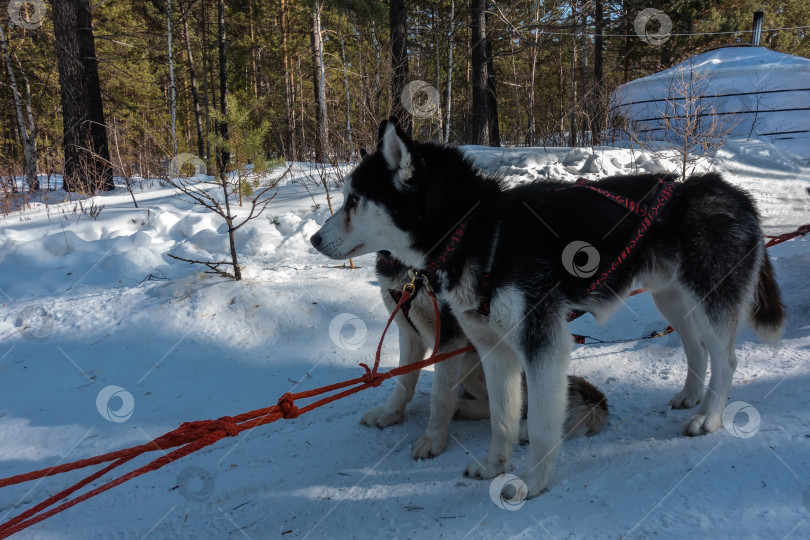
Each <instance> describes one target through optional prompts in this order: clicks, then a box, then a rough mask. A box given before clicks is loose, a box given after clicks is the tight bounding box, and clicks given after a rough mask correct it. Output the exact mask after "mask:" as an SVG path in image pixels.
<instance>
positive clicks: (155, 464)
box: [0, 288, 475, 538]
mask: <svg viewBox="0 0 810 540" xmlns="http://www.w3.org/2000/svg"><path fill="white" fill-rule="evenodd" d="M428 294H429V295H430V297H431V299H432V300H433V313H434V315H435V317H436V341H435V344H434V348H433V354H431V356H430V357H429V358H426V359H425V360H422V361H420V362H414V363H413V364H409V365H407V366H399V367H397V368H394V369H391V370H390V371H387V372H385V373H378V372H377V369H378V368H379V365H380V355H381V353H382V344H383V341H384V340H385V334H386V332H387V331H388V328H389V327H390V326H391V323H392V322H393V320H394V316H395V315H396V314H397V312H398V311H399V310H400V308H401V306H402V304H403V303H405V302H407V301H408V299H410V298H411V295H412V289H410V290H409V289H408V288H406V289H405V290H404V291H403V294H402V297H401V298H400V300H399V302H398V303H397V306H396V308H395V309H394V311H393V312H392V313H391V316H390V317H389V319H388V324H386V326H385V330H383V334H382V337H381V338H380V344H379V345H378V346H377V353H376V354H375V356H374V367H373V369H370V368H369V367H368V366H367V365H365V364H360V365H361V366H363V368H365V370H366V373H364V374H363V375H362V376H360V377H357V378H355V379H351V380H349V381H344V382H340V383H336V384H330V385H328V386H322V387H320V388H315V389H313V390H307V391H305V392H297V393H294V394H291V393H289V392H287V393H286V394H284V395H283V396H281V399H279V400H278V403H277V404H276V405H273V406H271V407H265V408H263V409H256V410H254V411H250V412H246V413H243V414H240V415H237V416H233V417H231V416H223V417H222V418H219V419H217V420H201V421H196V422H185V423H183V424H181V425H180V427H178V428H177V429H174V430H172V431H170V432H168V433H166V434H164V435H161V436H160V437H157V438H156V439H154V440H152V441H150V442H148V443H146V444H141V445H138V446H133V447H131V448H126V449H123V450H118V451H115V452H110V453H108V454H104V455H101V456H96V457H92V458H87V459H81V460H78V461H74V462H72V463H65V464H63V465H57V466H55V467H50V468H48V469H41V470H38V471H33V472H29V473H25V474H20V475H17V476H12V477H10V478H3V479H0V488H2V487H6V486H11V485H15V484H19V483H22V482H27V481H30V480H36V479H38V478H44V477H46V476H54V475H57V474H60V473H63V472H67V471H73V470H76V469H83V468H85V467H90V466H92V465H99V464H101V463H109V462H112V463H109V465H107V466H106V467H104V468H102V469H100V470H98V471H96V472H94V473H93V474H91V475H90V476H88V477H86V478H84V479H83V480H81V481H79V482H77V483H75V484H73V485H72V486H70V487H69V488H67V489H65V490H63V491H61V492H59V493H57V494H56V495H54V496H52V497H50V498H48V499H47V500H45V501H43V502H41V503H39V504H37V505H36V506H34V507H32V508H29V509H28V510H26V511H25V512H23V513H21V514H19V515H18V516H15V517H14V518H12V519H10V520H9V521H7V522H5V523H3V524H0V538H8V537H9V536H11V535H12V534H14V533H17V532H20V531H22V530H23V529H26V528H27V527H30V526H31V525H34V524H36V523H39V522H40V521H43V520H45V519H47V518H49V517H51V516H53V515H55V514H58V513H60V512H62V511H64V510H67V509H68V508H70V507H72V506H75V505H76V504H78V503H80V502H82V501H85V500H87V499H89V498H91V497H94V496H96V495H98V494H99V493H103V492H105V491H108V490H110V489H112V488H114V487H116V486H118V485H121V484H123V483H124V482H127V481H128V480H132V479H133V478H137V477H138V476H141V475H142V474H144V473H147V472H149V471H155V470H157V469H160V468H161V467H163V466H165V465H168V464H169V463H172V462H173V461H177V460H178V459H180V458H182V457H185V456H187V455H188V454H191V453H192V452H196V451H197V450H200V449H202V448H205V447H206V446H210V445H212V444H214V443H216V442H218V441H219V440H221V439H224V438H225V437H235V436H236V435H238V434H239V433H241V432H243V431H247V430H249V429H253V428H255V427H258V426H262V425H265V424H269V423H271V422H275V421H276V420H279V419H281V418H284V419H290V418H296V417H298V416H300V415H302V414H304V413H306V412H309V411H311V410H313V409H317V408H318V407H322V406H323V405H326V404H327V403H331V402H333V401H336V400H338V399H341V398H344V397H346V396H350V395H352V394H356V393H357V392H360V391H361V390H365V389H366V388H371V387H376V386H380V384H382V382H383V381H385V380H387V379H390V378H392V377H396V376H398V375H402V374H404V373H409V372H411V371H416V370H418V369H422V368H424V367H427V366H430V365H433V364H436V363H437V362H441V361H442V360H446V359H448V358H450V357H452V356H457V355H459V354H463V353H466V352H472V351H474V350H475V348H474V347H472V346H467V347H463V348H461V349H457V350H455V351H451V352H447V353H442V354H437V351H438V349H439V335H440V324H439V308H438V304H437V302H436V297H435V295H434V294H433V292H432V291H430V290H429V289H428ZM343 388H347V389H346V390H343V391H342V392H339V393H337V394H334V395H331V396H327V397H325V398H322V399H320V400H318V401H315V402H314V403H310V404H309V405H307V406H305V407H301V408H298V407H297V406H296V405H295V401H296V400H298V399H307V398H312V397H315V396H319V395H321V394H326V393H329V392H334V391H335V390H341V389H343ZM177 447H179V448H177ZM170 448H176V449H175V450H173V451H171V452H170V453H168V454H166V455H164V456H161V457H159V458H157V459H155V460H154V461H152V462H150V463H148V464H146V465H144V466H142V467H139V468H137V469H135V470H133V471H131V472H128V473H127V474H125V475H123V476H121V477H119V478H116V479H114V480H111V481H109V482H107V483H106V484H103V485H101V486H99V487H97V488H95V489H93V490H91V491H88V492H87V493H84V494H83V495H80V496H78V497H75V498H73V499H70V500H69V501H66V502H63V503H62V504H61V505H59V506H57V507H55V508H51V509H50V510H48V511H47V512H46V511H45V510H46V509H47V508H49V507H51V506H53V505H54V504H56V503H58V502H59V501H61V500H63V499H65V498H66V497H69V496H70V495H72V494H73V493H74V492H76V491H78V490H79V489H81V488H83V487H84V486H86V485H88V484H89V483H91V482H93V481H94V480H96V479H98V478H100V477H101V476H103V475H105V474H107V473H108V472H110V471H112V470H113V469H115V468H117V467H120V466H121V465H123V464H125V463H126V462H128V461H130V460H132V459H133V458H135V457H138V456H140V455H142V454H146V453H148V452H154V451H156V450H168V449H170Z"/></svg>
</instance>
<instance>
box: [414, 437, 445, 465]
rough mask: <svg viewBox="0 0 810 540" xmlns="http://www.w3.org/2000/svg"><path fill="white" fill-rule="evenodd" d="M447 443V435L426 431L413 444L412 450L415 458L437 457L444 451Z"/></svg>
mask: <svg viewBox="0 0 810 540" xmlns="http://www.w3.org/2000/svg"><path fill="white" fill-rule="evenodd" d="M446 445H447V437H441V436H439V435H437V434H427V433H425V434H424V435H422V436H421V437H420V438H419V440H418V441H416V442H415V443H414V444H413V451H412V452H411V455H412V456H413V459H427V458H432V457H436V456H438V455H439V454H441V453H442V452H444V447H445V446H446Z"/></svg>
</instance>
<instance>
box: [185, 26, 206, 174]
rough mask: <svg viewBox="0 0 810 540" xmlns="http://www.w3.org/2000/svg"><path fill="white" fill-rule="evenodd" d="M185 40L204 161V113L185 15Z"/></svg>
mask: <svg viewBox="0 0 810 540" xmlns="http://www.w3.org/2000/svg"><path fill="white" fill-rule="evenodd" d="M183 38H184V39H185V42H186V56H188V74H189V83H190V85H191V101H192V102H193V103H194V124H195V127H196V128H197V155H198V156H200V159H202V158H203V157H204V156H205V143H204V139H203V128H202V113H201V111H200V96H199V95H198V93H197V70H196V69H194V56H193V54H192V50H191V37H190V36H189V34H188V19H187V18H186V13H184V14H183Z"/></svg>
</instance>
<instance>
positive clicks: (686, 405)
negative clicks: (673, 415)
mask: <svg viewBox="0 0 810 540" xmlns="http://www.w3.org/2000/svg"><path fill="white" fill-rule="evenodd" d="M702 399H703V395H702V394H701V393H697V394H693V393H691V392H687V391H686V390H681V391H680V392H678V393H677V394H675V397H673V398H672V399H670V400H669V404H670V406H671V407H672V408H673V409H691V408H692V407H694V406H695V405H697V404H698V403H700V402H701V401H702Z"/></svg>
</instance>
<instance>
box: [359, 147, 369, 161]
mask: <svg viewBox="0 0 810 540" xmlns="http://www.w3.org/2000/svg"><path fill="white" fill-rule="evenodd" d="M367 155H368V152H366V149H365V148H361V149H360V159H363V158H364V157H366V156H367Z"/></svg>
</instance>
